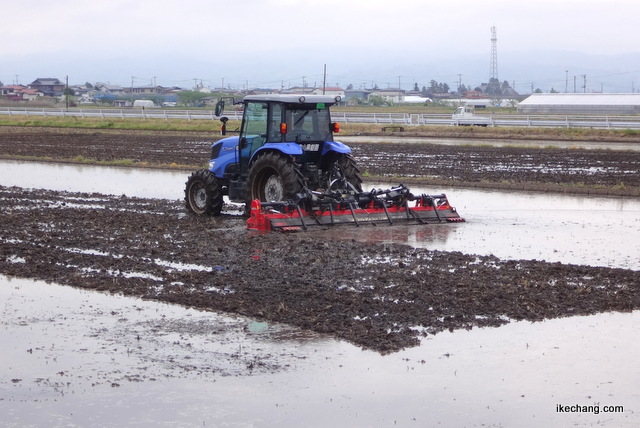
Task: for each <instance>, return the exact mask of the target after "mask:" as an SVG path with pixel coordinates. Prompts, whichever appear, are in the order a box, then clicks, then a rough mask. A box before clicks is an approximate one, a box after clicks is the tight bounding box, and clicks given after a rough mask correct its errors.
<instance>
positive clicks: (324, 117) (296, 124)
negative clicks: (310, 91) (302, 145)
mask: <svg viewBox="0 0 640 428" xmlns="http://www.w3.org/2000/svg"><path fill="white" fill-rule="evenodd" d="M330 121H331V119H330V116H329V109H328V108H326V107H324V108H320V109H318V108H316V106H315V105H303V106H297V105H290V106H289V108H288V109H287V114H286V122H287V135H286V138H285V139H286V141H295V142H305V141H328V140H331V139H332V137H331V123H330Z"/></svg>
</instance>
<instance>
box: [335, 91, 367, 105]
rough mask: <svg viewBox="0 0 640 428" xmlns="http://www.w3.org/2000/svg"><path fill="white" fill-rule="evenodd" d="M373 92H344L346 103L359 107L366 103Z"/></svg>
mask: <svg viewBox="0 0 640 428" xmlns="http://www.w3.org/2000/svg"><path fill="white" fill-rule="evenodd" d="M370 93H371V91H369V90H367V89H347V90H346V91H344V98H343V100H342V101H344V102H345V103H346V104H347V105H358V104H361V103H365V102H366V101H367V98H369V94H370Z"/></svg>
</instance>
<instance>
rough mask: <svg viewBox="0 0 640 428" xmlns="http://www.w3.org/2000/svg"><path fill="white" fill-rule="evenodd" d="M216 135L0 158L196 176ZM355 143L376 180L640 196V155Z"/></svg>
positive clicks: (144, 135)
mask: <svg viewBox="0 0 640 428" xmlns="http://www.w3.org/2000/svg"><path fill="white" fill-rule="evenodd" d="M218 138H220V137H219V136H213V135H207V134H203V133H196V132H194V133H185V132H167V131H162V132H144V131H102V130H100V131H92V130H84V129H74V130H67V129H50V128H20V127H0V157H3V158H14V159H39V160H52V161H66V162H68V161H75V162H107V163H108V162H117V161H123V160H127V161H130V163H131V165H134V166H155V167H174V168H184V169H199V168H203V167H205V166H206V164H207V162H208V160H209V153H210V150H211V144H212V142H214V141H215V140H217V139H218ZM461 143H462V144H461V145H458V146H452V145H439V144H428V143H424V144H422V143H402V142H393V143H351V144H350V146H351V148H352V149H353V154H354V157H355V158H356V160H357V162H358V165H359V167H360V169H361V171H362V172H363V173H365V174H366V176H367V177H370V178H371V179H376V180H380V179H382V180H385V179H389V180H390V181H392V182H394V183H395V184H397V182H398V181H404V182H407V183H409V182H413V183H415V182H422V183H425V184H437V185H447V186H456V185H458V186H471V187H487V188H502V189H518V190H542V191H556V192H557V191H561V192H573V193H595V194H612V195H627V196H640V151H622V150H586V149H576V148H567V149H563V148H531V147H495V146H491V145H486V146H485V145H480V146H475V145H474V146H471V145H464V140H461Z"/></svg>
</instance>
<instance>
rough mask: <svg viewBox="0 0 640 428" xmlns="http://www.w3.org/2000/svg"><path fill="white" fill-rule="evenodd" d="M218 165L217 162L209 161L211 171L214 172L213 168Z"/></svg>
mask: <svg viewBox="0 0 640 428" xmlns="http://www.w3.org/2000/svg"><path fill="white" fill-rule="evenodd" d="M215 165H216V161H213V160H212V161H209V171H213V167H214V166H215Z"/></svg>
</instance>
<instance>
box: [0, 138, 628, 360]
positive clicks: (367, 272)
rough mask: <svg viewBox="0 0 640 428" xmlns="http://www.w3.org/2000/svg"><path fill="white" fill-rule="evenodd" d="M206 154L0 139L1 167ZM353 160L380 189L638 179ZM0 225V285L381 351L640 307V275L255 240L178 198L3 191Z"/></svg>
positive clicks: (445, 156)
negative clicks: (267, 324)
mask: <svg viewBox="0 0 640 428" xmlns="http://www.w3.org/2000/svg"><path fill="white" fill-rule="evenodd" d="M209 147H210V142H208V141H206V140H205V139H203V137H202V136H201V135H196V134H194V135H186V136H185V135H183V134H180V135H177V134H176V135H170V134H168V133H159V134H148V133H133V132H129V133H109V132H99V133H98V132H96V133H93V132H86V131H85V132H74V131H51V130H31V129H28V130H27V129H18V130H15V129H14V130H11V131H6V130H5V132H0V154H1V155H2V156H5V157H34V158H41V157H45V156H47V157H50V158H51V159H53V160H56V159H58V160H67V161H68V160H70V159H73V158H76V157H79V156H82V157H84V158H89V159H95V160H104V161H109V160H118V159H133V160H136V161H139V162H149V163H150V164H153V165H168V164H171V163H175V164H178V165H202V164H204V162H206V160H207V159H208V157H207V156H208V151H209ZM353 147H354V152H355V155H356V157H357V158H358V159H360V158H362V161H361V162H359V163H360V165H361V168H362V169H363V171H368V172H370V173H371V174H374V175H379V176H389V177H391V176H406V177H407V178H412V177H413V178H415V177H416V176H417V177H418V178H420V177H422V178H428V177H431V176H435V177H438V179H441V180H450V181H468V182H477V183H483V182H486V181H491V180H495V182H498V181H500V180H504V181H508V180H512V181H517V180H522V182H523V183H536V182H541V183H547V182H548V183H565V182H572V183H579V182H586V183H591V184H601V185H603V186H607V185H613V184H617V183H618V182H623V183H624V185H625V186H627V187H628V188H631V187H634V186H638V180H639V169H640V168H638V166H639V165H640V154H638V153H635V152H621V153H618V152H614V151H601V150H598V151H586V150H567V151H565V150H560V149H553V150H544V149H533V150H525V149H516V148H491V147H465V146H459V147H451V146H442V147H440V146H436V145H422V144H396V143H394V144H393V145H385V144H356V145H353ZM531 152H532V153H531ZM398 153H402V156H400V155H398ZM569 157H571V159H568V158H569ZM485 161H486V162H485ZM547 170H548V171H547ZM590 180H591V181H590ZM0 225H2V227H0V273H2V274H4V275H13V276H18V277H25V278H34V279H42V280H45V281H51V282H56V283H60V284H67V285H72V286H75V287H82V288H89V289H96V290H104V291H109V292H112V293H122V294H126V295H131V296H138V297H141V298H145V299H154V300H160V301H166V302H172V303H177V304H181V305H185V306H191V307H196V308H201V309H203V310H214V311H224V312H229V313H237V314H242V315H247V316H251V317H256V318H258V319H263V320H269V321H277V322H284V323H288V324H291V325H294V326H299V327H301V328H304V329H308V330H313V331H316V332H321V333H326V334H330V335H333V336H335V337H338V338H342V339H345V340H348V341H350V342H352V343H354V344H357V345H359V346H362V347H363V348H367V349H373V350H376V351H378V352H382V353H386V352H394V351H398V350H400V349H402V348H405V347H408V346H415V345H417V344H418V343H419V341H420V338H421V337H422V336H425V335H429V334H436V333H438V332H440V331H443V330H454V329H470V328H472V327H474V326H499V325H502V324H504V323H507V322H509V321H510V320H530V321H541V320H544V319H546V318H554V317H561V316H569V315H577V314H593V313H598V312H603V311H631V310H635V309H639V308H640V272H638V271H633V270H625V269H614V268H605V267H590V266H577V265H568V264H561V263H546V262H541V261H535V260H533V261H525V260H519V261H513V260H501V259H498V258H496V257H493V256H476V255H469V254H463V253H459V252H440V251H431V250H427V249H415V248H411V247H408V246H405V245H402V244H388V243H373V244H372V243H363V242H351V241H344V240H331V239H330V238H328V237H327V236H325V235H323V233H322V231H316V232H309V233H301V234H278V233H270V234H256V233H254V232H248V231H247V230H246V229H245V225H244V218H242V217H241V216H239V215H234V214H233V213H231V214H225V215H222V216H220V217H216V218H201V217H195V216H191V215H188V214H187V213H186V210H185V208H184V206H183V204H182V203H181V202H178V201H167V200H157V199H142V198H130V197H125V196H108V195H101V194H86V193H68V192H57V191H47V190H37V189H23V188H17V187H11V188H8V187H2V186H0ZM436 227H438V226H436ZM443 227H446V226H443Z"/></svg>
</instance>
